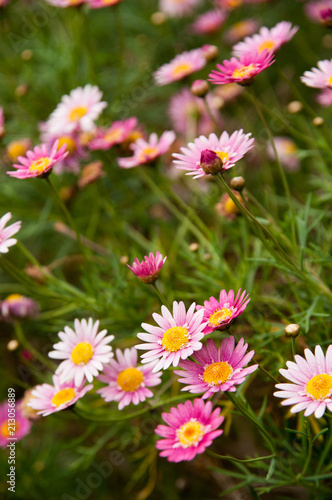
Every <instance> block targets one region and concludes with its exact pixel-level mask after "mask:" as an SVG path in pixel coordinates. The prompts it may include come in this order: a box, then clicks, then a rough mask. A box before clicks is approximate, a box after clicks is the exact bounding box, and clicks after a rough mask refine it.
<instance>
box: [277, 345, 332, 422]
mask: <svg viewBox="0 0 332 500" xmlns="http://www.w3.org/2000/svg"><path fill="white" fill-rule="evenodd" d="M304 354H305V357H306V359H304V358H303V357H302V356H299V355H298V354H296V355H295V356H294V359H295V363H294V362H293V361H287V363H286V365H287V367H288V370H284V369H282V368H281V369H280V370H279V372H280V373H281V375H283V376H284V377H285V378H286V379H287V380H290V381H291V382H292V383H291V384H289V383H287V384H277V385H276V388H277V389H281V390H280V391H278V392H275V393H274V396H276V397H277V398H283V399H284V401H282V402H281V404H282V405H283V406H288V405H295V406H293V407H292V408H291V410H290V411H291V413H297V412H299V411H303V410H305V412H304V416H305V417H308V416H309V415H312V413H315V417H316V418H321V417H322V416H323V415H324V413H325V410H326V408H327V409H328V410H330V411H332V345H329V347H328V348H327V351H326V356H324V353H323V350H322V348H321V347H320V346H319V345H317V346H316V347H315V354H313V353H312V352H311V351H310V350H309V349H305V351H304Z"/></svg>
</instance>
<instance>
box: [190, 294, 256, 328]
mask: <svg viewBox="0 0 332 500" xmlns="http://www.w3.org/2000/svg"><path fill="white" fill-rule="evenodd" d="M246 293H247V292H246V291H245V290H244V292H242V294H241V288H240V290H239V291H238V292H237V294H236V297H234V291H233V290H230V291H229V292H228V293H227V292H226V290H221V292H220V295H219V300H217V299H215V298H214V297H210V300H206V301H205V302H204V306H197V310H198V311H200V312H201V311H204V316H203V320H202V321H204V322H206V323H205V324H206V327H205V328H204V330H203V332H204V334H205V335H208V334H209V333H211V332H213V331H214V330H225V328H227V325H229V324H230V323H231V321H233V319H235V318H237V317H238V316H239V315H240V314H242V313H243V311H244V310H245V308H246V307H247V305H248V304H249V302H250V299H249V298H248V297H249V294H247V295H246Z"/></svg>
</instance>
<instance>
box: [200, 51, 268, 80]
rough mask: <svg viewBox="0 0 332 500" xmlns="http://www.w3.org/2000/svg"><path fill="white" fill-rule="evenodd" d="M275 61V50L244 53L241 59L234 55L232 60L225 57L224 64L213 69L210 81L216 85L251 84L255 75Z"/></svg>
mask: <svg viewBox="0 0 332 500" xmlns="http://www.w3.org/2000/svg"><path fill="white" fill-rule="evenodd" d="M274 61H275V60H274V59H273V52H268V51H267V50H264V51H263V52H261V53H258V52H254V53H252V54H243V55H242V56H241V57H240V58H239V59H237V58H236V57H232V58H231V60H230V61H228V60H227V59H225V60H224V61H223V64H217V68H218V70H213V71H212V72H211V73H210V74H209V77H210V78H209V79H208V81H209V82H211V83H213V84H214V85H223V84H224V83H233V82H235V83H239V84H240V85H250V84H251V83H252V82H253V81H254V79H255V77H256V76H257V75H258V74H259V73H261V72H262V71H264V69H266V68H268V67H269V66H271V64H273V63H274Z"/></svg>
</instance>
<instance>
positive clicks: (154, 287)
mask: <svg viewBox="0 0 332 500" xmlns="http://www.w3.org/2000/svg"><path fill="white" fill-rule="evenodd" d="M151 286H152V288H153V289H154V291H155V292H156V294H157V295H158V297H159V299H160V302H161V303H162V304H164V305H165V306H166V307H167V309H169V310H170V311H171V310H172V308H171V306H170V305H169V303H168V302H167V299H166V297H165V296H164V294H163V293H162V292H161V291H160V290H159V288H158V286H157V283H151Z"/></svg>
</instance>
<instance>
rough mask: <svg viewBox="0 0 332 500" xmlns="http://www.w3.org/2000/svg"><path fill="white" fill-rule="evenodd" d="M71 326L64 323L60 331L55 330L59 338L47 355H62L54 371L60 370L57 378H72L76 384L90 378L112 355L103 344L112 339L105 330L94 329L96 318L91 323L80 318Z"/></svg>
mask: <svg viewBox="0 0 332 500" xmlns="http://www.w3.org/2000/svg"><path fill="white" fill-rule="evenodd" d="M74 326H75V330H72V329H71V328H69V326H65V328H64V332H60V333H59V337H60V339H61V342H58V343H57V344H54V346H53V347H54V349H55V351H51V352H50V353H49V354H48V355H49V357H50V358H53V359H63V360H64V361H62V363H60V365H59V366H58V368H57V370H56V372H55V373H56V374H61V379H60V380H61V381H63V382H65V381H66V382H67V381H70V380H73V379H74V380H75V385H76V386H79V385H81V384H82V382H83V380H84V379H85V378H86V379H87V380H88V382H92V379H93V377H96V376H97V375H98V372H99V371H102V369H103V365H104V364H105V363H108V362H109V361H110V359H111V358H112V357H113V353H112V347H111V346H108V345H107V344H108V343H109V342H111V341H112V340H113V339H114V336H113V335H109V336H108V337H106V336H105V335H107V330H102V331H101V332H99V333H98V328H99V321H96V322H95V323H93V320H92V318H90V319H89V321H86V319H82V320H81V321H79V320H78V319H75V321H74Z"/></svg>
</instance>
